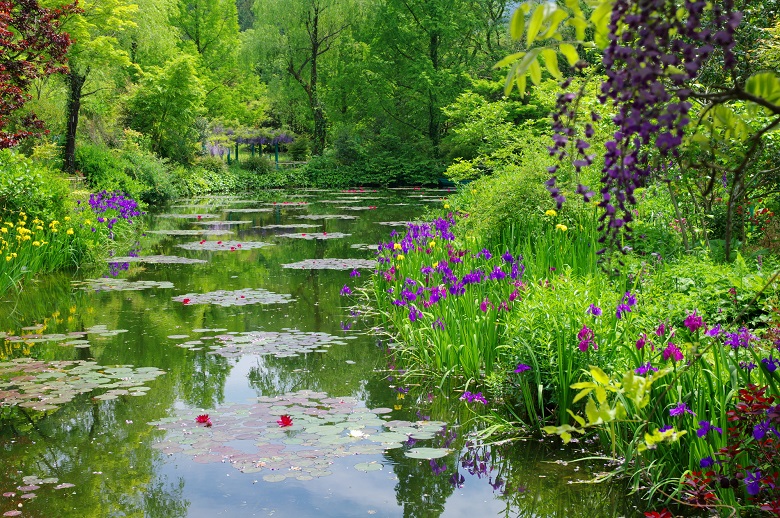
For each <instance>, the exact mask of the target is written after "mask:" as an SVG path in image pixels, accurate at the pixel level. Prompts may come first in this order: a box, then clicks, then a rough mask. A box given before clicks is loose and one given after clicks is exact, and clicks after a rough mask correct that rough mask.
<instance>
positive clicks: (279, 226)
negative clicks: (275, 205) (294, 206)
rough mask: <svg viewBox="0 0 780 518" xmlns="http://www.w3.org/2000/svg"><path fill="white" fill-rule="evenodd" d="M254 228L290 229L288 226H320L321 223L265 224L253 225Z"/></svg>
mask: <svg viewBox="0 0 780 518" xmlns="http://www.w3.org/2000/svg"><path fill="white" fill-rule="evenodd" d="M252 228H262V229H272V230H273V229H288V228H319V225H315V224H313V223H292V224H289V223H288V224H286V225H263V226H258V227H252Z"/></svg>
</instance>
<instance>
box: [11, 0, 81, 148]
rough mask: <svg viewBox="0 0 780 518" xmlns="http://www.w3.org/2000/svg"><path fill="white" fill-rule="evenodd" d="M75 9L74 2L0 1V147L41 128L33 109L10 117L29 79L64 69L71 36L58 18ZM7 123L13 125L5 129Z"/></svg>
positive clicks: (24, 97) (26, 96) (24, 99)
mask: <svg viewBox="0 0 780 518" xmlns="http://www.w3.org/2000/svg"><path fill="white" fill-rule="evenodd" d="M76 12H78V9H77V8H76V4H75V3H74V4H68V5H65V6H63V7H60V8H54V9H47V8H44V7H41V6H40V5H39V4H38V1H37V0H12V1H2V2H0V149H2V148H8V147H13V146H15V145H16V144H18V143H19V141H20V140H21V139H23V138H25V137H29V136H31V135H33V134H34V133H35V132H38V131H41V130H42V129H43V124H42V122H41V121H40V120H38V118H37V117H36V116H35V114H34V113H28V114H26V115H25V116H23V117H21V118H18V119H16V120H14V119H13V117H14V115H15V114H16V112H18V111H19V110H20V109H21V108H22V107H23V106H24V104H25V103H26V102H27V101H28V100H29V99H30V95H29V94H28V93H27V89H28V87H29V86H30V83H31V82H32V81H33V80H35V79H37V78H40V77H45V76H49V75H52V74H62V73H65V72H67V66H66V53H67V51H68V49H69V48H70V45H71V39H70V36H69V35H68V34H66V33H64V32H63V31H62V19H63V18H64V17H65V16H67V15H68V14H73V13H76ZM9 126H15V127H13V128H12V129H11V130H10V131H9V130H6V129H5V128H7V127H9Z"/></svg>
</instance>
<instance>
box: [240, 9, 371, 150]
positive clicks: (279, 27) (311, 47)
mask: <svg viewBox="0 0 780 518" xmlns="http://www.w3.org/2000/svg"><path fill="white" fill-rule="evenodd" d="M355 7H356V4H353V3H352V2H349V1H347V0H294V1H289V0H276V1H272V2H268V1H264V0H259V1H257V2H256V3H255V23H256V27H257V32H258V35H259V36H260V37H265V38H267V41H268V44H269V48H268V50H272V51H274V52H280V53H281V55H282V56H283V58H282V59H283V61H284V68H285V70H286V72H287V73H289V74H290V76H291V77H293V78H294V79H295V81H296V82H297V83H298V84H299V85H300V86H301V87H302V88H303V90H304V92H305V93H306V98H307V100H308V104H309V109H310V110H311V113H312V118H313V122H314V139H313V144H314V145H313V149H312V152H313V154H315V155H320V154H322V151H323V150H324V149H325V140H326V135H327V124H328V119H327V115H326V111H325V106H324V104H323V102H322V98H321V94H320V87H321V82H322V81H321V77H320V75H321V70H320V65H321V62H322V59H323V56H324V55H325V54H326V53H328V52H329V51H330V50H331V49H332V48H333V47H334V44H335V43H336V42H337V40H338V38H339V36H340V35H341V34H342V33H343V32H344V31H345V30H346V29H347V27H349V26H350V23H351V19H352V16H354V14H355Z"/></svg>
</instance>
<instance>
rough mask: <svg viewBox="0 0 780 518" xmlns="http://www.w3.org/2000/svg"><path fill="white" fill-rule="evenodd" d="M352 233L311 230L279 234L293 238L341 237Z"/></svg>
mask: <svg viewBox="0 0 780 518" xmlns="http://www.w3.org/2000/svg"><path fill="white" fill-rule="evenodd" d="M351 235H352V234H344V233H342V232H311V233H308V234H307V233H300V234H294V233H288V234H279V235H278V237H289V238H291V239H339V238H342V237H348V236H351Z"/></svg>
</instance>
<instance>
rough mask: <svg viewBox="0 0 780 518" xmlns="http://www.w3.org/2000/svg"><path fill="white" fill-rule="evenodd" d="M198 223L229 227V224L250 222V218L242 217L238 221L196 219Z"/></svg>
mask: <svg viewBox="0 0 780 518" xmlns="http://www.w3.org/2000/svg"><path fill="white" fill-rule="evenodd" d="M197 223H198V225H211V226H215V227H229V226H231V225H245V224H247V223H252V220H249V219H242V220H238V221H224V220H223V221H198V222H197Z"/></svg>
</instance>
